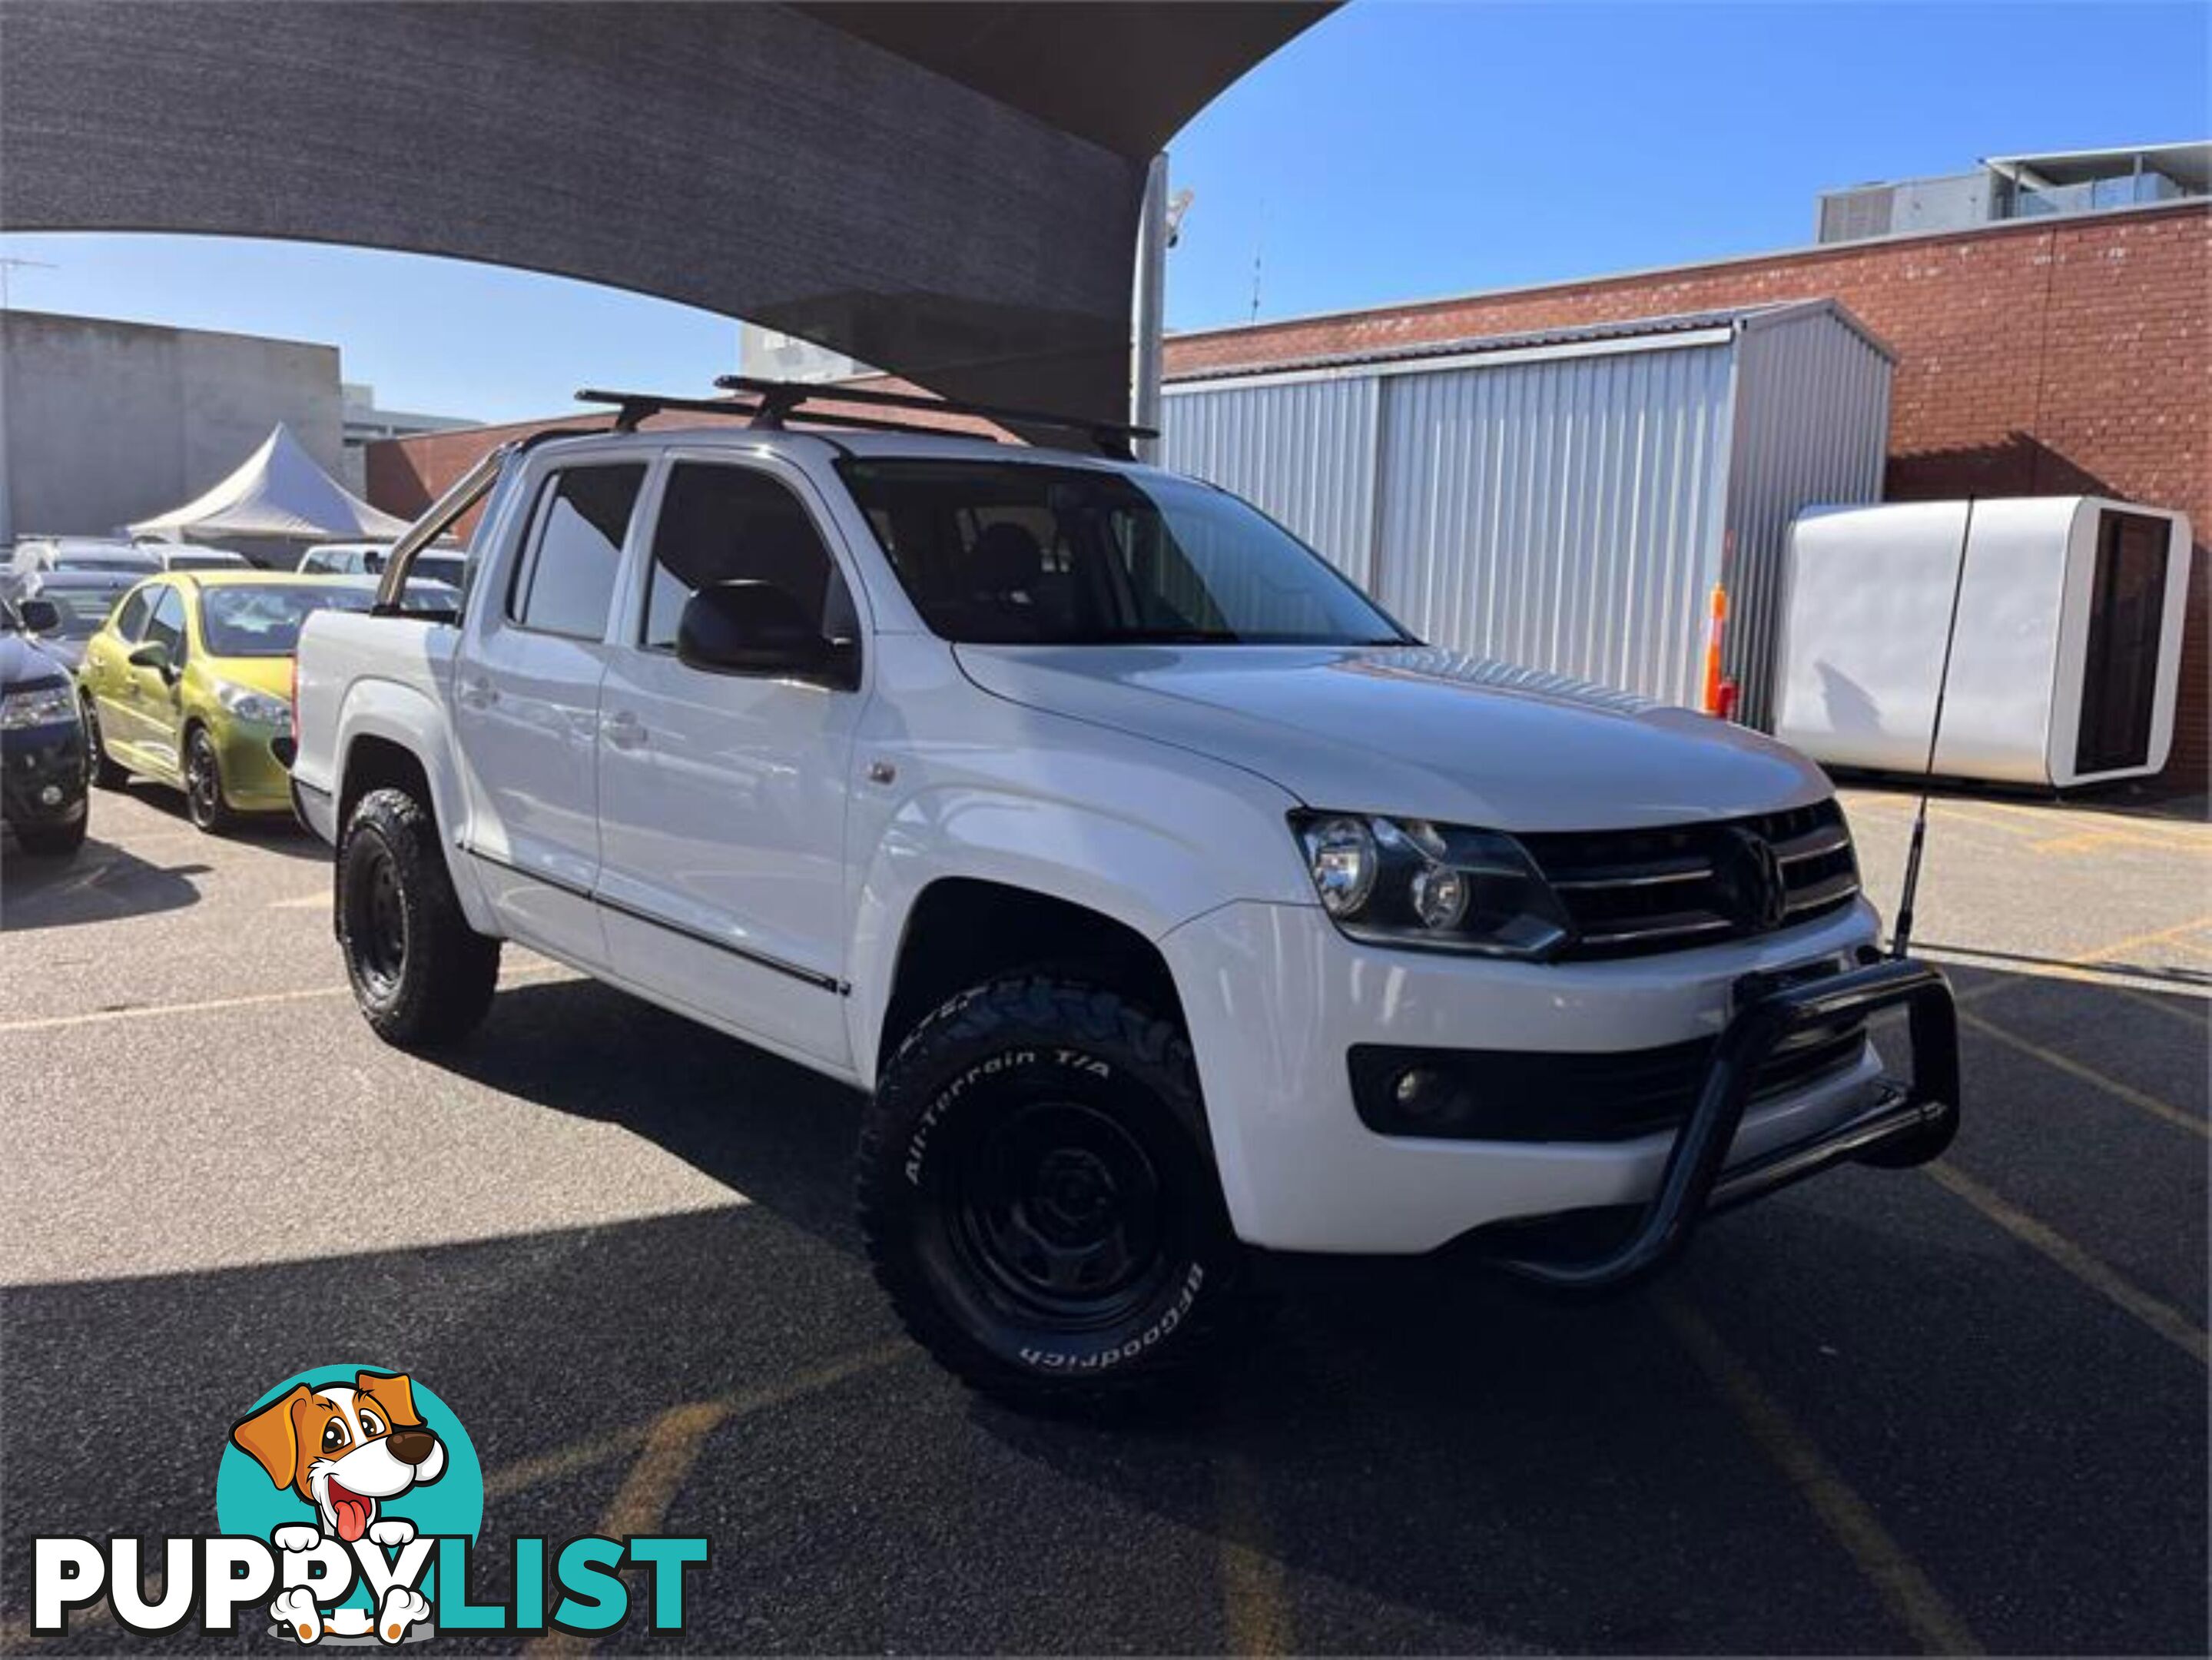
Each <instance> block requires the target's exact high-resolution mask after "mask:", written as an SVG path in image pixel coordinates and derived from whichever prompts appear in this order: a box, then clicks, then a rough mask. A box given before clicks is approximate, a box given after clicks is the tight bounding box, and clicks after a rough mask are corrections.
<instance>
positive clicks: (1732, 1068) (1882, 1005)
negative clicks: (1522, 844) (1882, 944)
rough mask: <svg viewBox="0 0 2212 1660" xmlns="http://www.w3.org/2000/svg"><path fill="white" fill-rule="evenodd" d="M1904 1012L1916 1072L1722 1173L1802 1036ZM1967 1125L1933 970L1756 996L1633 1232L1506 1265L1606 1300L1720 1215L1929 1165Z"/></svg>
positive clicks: (1858, 977)
mask: <svg viewBox="0 0 2212 1660" xmlns="http://www.w3.org/2000/svg"><path fill="white" fill-rule="evenodd" d="M1899 1006H1903V1007H1904V1008H1905V1010H1906V1011H1907V1014H1908V1017H1909V1018H1910V1020H1911V1033H1912V1075H1911V1078H1910V1079H1903V1080H1891V1079H1884V1080H1883V1082H1882V1084H1881V1087H1880V1089H1879V1091H1877V1093H1876V1095H1875V1099H1874V1100H1873V1101H1872V1102H1871V1103H1870V1104H1869V1105H1868V1106H1867V1107H1866V1108H1865V1109H1864V1110H1862V1111H1860V1112H1858V1113H1857V1114H1855V1115H1854V1116H1851V1117H1850V1118H1849V1119H1846V1120H1845V1121H1844V1122H1842V1123H1840V1124H1837V1125H1835V1126H1833V1127H1832V1128H1828V1129H1826V1130H1823V1131H1820V1133H1818V1134H1814V1135H1811V1136H1808V1137H1807V1138H1806V1139H1805V1140H1802V1141H1797V1142H1794V1143H1790V1144H1788V1145H1785V1146H1779V1147H1777V1148H1774V1149H1773V1150H1772V1151H1771V1152H1765V1153H1764V1154H1761V1155H1760V1156H1759V1157H1758V1158H1752V1159H1748V1160H1746V1161H1744V1162H1742V1163H1741V1164H1736V1165H1735V1166H1733V1167H1732V1168H1729V1169H1726V1170H1725V1171H1724V1170H1723V1164H1724V1163H1725V1161H1726V1159H1727V1156H1728V1152H1729V1147H1730V1146H1732V1145H1733V1144H1734V1143H1735V1139H1736V1132H1737V1129H1738V1128H1739V1126H1740V1125H1741V1123H1742V1122H1743V1114H1744V1109H1745V1107H1746V1106H1747V1104H1749V1102H1750V1099H1751V1091H1752V1087H1753V1079H1755V1078H1756V1077H1757V1075H1758V1073H1759V1067H1760V1064H1761V1062H1762V1061H1764V1060H1765V1058H1766V1057H1767V1056H1768V1055H1771V1054H1772V1053H1773V1052H1774V1050H1775V1049H1776V1047H1777V1046H1778V1044H1780V1043H1783V1042H1784V1040H1785V1039H1786V1038H1788V1037H1790V1035H1791V1034H1792V1033H1793V1032H1797V1031H1808V1030H1815V1029H1818V1028H1820V1027H1822V1026H1824V1025H1830V1024H1832V1023H1833V1022H1835V1021H1837V1020H1838V1019H1844V1018H1859V1019H1863V1018H1867V1017H1868V1016H1870V1015H1873V1014H1876V1013H1879V1012H1881V1011H1882V1010H1884V1009H1890V1008H1896V1007H1899ZM1958 1128H1959V1030H1958V1020H1957V1017H1956V1014H1955V1012H1954V1009H1953V1006H1952V1002H1951V988H1950V985H1949V982H1947V981H1946V980H1945V979H1944V978H1943V976H1942V972H1941V971H1940V970H1937V969H1936V968H1933V967H1931V966H1930V965H1929V964H1926V963H1914V962H1899V961H1896V960H1889V961H1881V962H1875V963H1870V964H1865V965H1863V966H1862V967H1860V968H1857V969H1853V970H1849V971H1847V972H1845V973H1842V974H1836V975H1830V976H1824V977H1822V978H1819V979H1814V980H1810V981H1806V982H1800V983H1797V984H1794V985H1776V986H1771V987H1756V988H1753V990H1752V993H1751V994H1750V995H1749V996H1748V997H1747V999H1746V1000H1745V1002H1744V1004H1743V1006H1742V1008H1741V1012H1739V1013H1738V1014H1737V1015H1736V1017H1735V1019H1733V1020H1731V1021H1729V1025H1728V1029H1727V1030H1726V1031H1723V1032H1722V1034H1721V1037H1720V1042H1719V1043H1716V1044H1715V1045H1714V1046H1713V1054H1712V1058H1711V1060H1710V1061H1707V1062H1706V1064H1705V1077H1704V1079H1703V1081H1702V1083H1701V1085H1700V1086H1699V1092H1698V1104H1697V1105H1696V1106H1695V1107H1694V1108H1692V1110H1691V1113H1690V1116H1689V1120H1688V1122H1686V1123H1685V1124H1684V1125H1683V1126H1682V1128H1681V1129H1680V1132H1679V1133H1678V1134H1676V1136H1675V1138H1674V1146H1673V1147H1672V1148H1671V1149H1670V1150H1669V1151H1668V1155H1667V1167H1666V1170H1665V1171H1663V1172H1662V1175H1661V1176H1660V1178H1659V1185H1658V1189H1657V1190H1656V1192H1655V1193H1654V1194H1653V1195H1651V1198H1650V1202H1649V1203H1647V1204H1646V1205H1645V1206H1644V1210H1643V1213H1642V1214H1641V1215H1639V1216H1638V1218H1637V1219H1636V1222H1635V1225H1634V1226H1633V1227H1632V1228H1631V1229H1630V1230H1629V1231H1628V1232H1627V1233H1626V1236H1625V1237H1623V1238H1622V1239H1621V1240H1620V1241H1619V1242H1618V1243H1616V1244H1614V1245H1613V1247H1612V1248H1611V1249H1610V1250H1604V1251H1601V1252H1598V1253H1595V1254H1593V1255H1589V1256H1576V1255H1569V1256H1517V1257H1516V1256H1509V1257H1506V1258H1505V1259H1504V1266H1505V1267H1507V1268H1510V1269H1512V1270H1513V1271H1514V1272H1516V1273H1517V1274H1521V1275H1522V1277H1523V1278H1525V1279H1529V1280H1536V1281H1538V1282H1539V1283H1541V1284H1543V1285H1547V1286H1552V1287H1553V1288H1554V1289H1555V1290H1561V1291H1605V1290H1610V1289H1612V1288H1613V1287H1615V1286H1624V1285H1628V1284H1631V1283H1632V1282H1634V1281H1636V1280H1641V1279H1644V1278H1646V1277H1648V1276H1649V1275H1650V1274H1656V1273H1657V1272H1658V1271H1659V1270H1660V1269H1661V1268H1665V1267H1666V1266H1667V1265H1668V1263H1669V1262H1673V1261H1674V1258H1676V1257H1677V1256H1680V1255H1681V1254H1682V1252H1683V1251H1684V1250H1686V1248H1687V1247H1688V1245H1689V1243H1690V1239H1691V1237H1692V1235H1693V1234H1694V1233H1695V1232H1696V1231H1697V1229H1698V1227H1699V1224H1701V1223H1702V1222H1703V1221H1704V1220H1705V1218H1706V1217H1707V1216H1709V1215H1711V1214H1713V1213H1716V1212H1718V1211H1723V1210H1728V1209H1731V1208H1733V1207H1735V1206H1737V1205H1741V1204H1747V1203H1749V1202H1750V1201H1752V1200H1753V1199H1760V1198H1764V1197H1765V1195H1768V1194H1770V1193H1772V1192H1774V1191H1776V1190H1777V1189H1780V1188H1784V1187H1787V1186H1789V1185H1790V1183H1793V1182H1801V1181H1802V1180H1804V1179H1805V1178H1806V1177H1808V1176H1817V1175H1818V1174H1820V1171H1825V1170H1827V1169H1830V1168H1832V1166H1834V1165H1836V1164H1842V1163H1844V1161H1846V1160H1850V1159H1857V1160H1861V1161H1863V1162H1866V1163H1870V1164H1891V1165H1910V1164H1925V1163H1926V1162H1927V1161H1928V1160H1929V1159H1931V1158H1936V1156H1938V1155H1939V1154H1940V1153H1942V1151H1943V1150H1944V1148H1946V1147H1948V1146H1950V1144H1951V1138H1952V1137H1953V1136H1954V1134H1957V1133H1958Z"/></svg>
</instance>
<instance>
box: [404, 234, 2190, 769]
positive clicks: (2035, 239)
mask: <svg viewBox="0 0 2212 1660" xmlns="http://www.w3.org/2000/svg"><path fill="white" fill-rule="evenodd" d="M1826 296H1832V297H1834V298H1836V299H1838V300H1840V301H1843V302H1844V304H1845V305H1846V306H1848V307H1850V309H1851V310H1852V311H1853V312H1854V313H1857V315H1858V317H1859V318H1860V319H1862V320H1863V321H1864V322H1865V323H1866V324H1867V325H1868V326H1869V327H1870V328H1872V329H1873V330H1874V331H1875V333H1877V334H1879V335H1881V337H1882V338H1883V339H1885V340H1886V341H1887V342H1888V343H1889V345H1890V346H1891V348H1892V349H1893V350H1894V351H1895V352H1896V354H1897V372H1896V378H1895V386H1894V400H1893V404H1892V408H1891V414H1890V433H1889V470H1888V478H1887V494H1888V496H1890V497H1891V498H1892V499H1893V500H1907V499H1911V498H1915V497H1919V498H1926V497H1930V496H1966V495H1974V494H1978V495H1983V496H1996V495H2008V496H2033V495H2079V494H2094V495H2105V496H2121V497H2124V498H2126V499H2128V500H2131V501H2137V502H2148V503H2150V504H2152V505H2154V506H2157V507H2164V508H2181V509H2183V510H2184V511H2185V512H2186V513H2187V514H2189V516H2190V520H2191V525H2192V526H2193V527H2194V530H2195V533H2196V538H2197V550H2196V558H2195V562H2194V567H2193V570H2192V575H2191V593H2190V611H2189V627H2188V632H2187V635H2186V637H2185V645H2184V648H2183V654H2182V670H2181V672H2182V692H2181V712H2180V720H2179V726H2178V729H2177V731H2176V733H2175V737H2174V751H2173V760H2172V763H2171V764H2170V765H2169V766H2168V768H2167V772H2166V781H2167V782H2168V783H2170V784H2172V785H2173V786H2175V787H2179V788H2186V789H2201V788H2203V787H2204V784H2205V781H2206V774H2207V763H2208V753H2207V751H2208V745H2212V732H2208V726H2212V721H2208V702H2212V698H2208V692H2212V664H2209V663H2208V660H2207V656H2206V645H2207V641H2206V595H2207V592H2208V588H2212V569H2208V566H2212V557H2208V551H2207V546H2206V544H2207V540H2208V538H2212V208H2208V207H2207V206H2206V205H2205V204H2203V203H2191V204H2181V205H2178V206H2173V207H2165V208H2158V209H2136V210H2129V211H2126V212H2121V213H2114V214H2105V215H2098V216H2087V217H2082V218H2075V219H2058V220H2042V221H2028V222H2019V223H2015V224H2009V225H1998V226H1989V227H1985V228H1982V229H1978V230H1974V231H1966V232H1959V233H1954V234H1948V235H1942V236H1929V237H1917V238H1911V239H1900V240H1893V241H1881V242H1868V243H1856V244H1845V245H1842V246H1832V247H1825V248H1813V249H1808V250H1806V251H1804V252H1798V253H1788V254H1780V255H1776V256H1772V257H1770V258H1758V259H1741V260H1732V261H1727V262H1723V263H1718V264H1715V265H1703V266H1689V267H1681V268H1678V269H1674V270H1670V271H1659V272H1652V273H1647V274H1644V275H1632V276H1626V277H1601V278H1597V279H1595V280H1592V281H1588V282H1580V283H1559V284H1556V285H1554V286H1552V287H1547V288H1541V289H1516V290H1513V291H1511V292H1510V293H1503V294H1494V295H1474V296H1470V297H1468V298H1465V299H1459V300H1444V301H1433V302H1430V303H1425V304H1421V305H1413V306H1394V307H1385V308H1382V309H1377V310H1374V311H1367V312H1358V313H1343V314H1340V315H1337V316H1334V317H1325V318H1316V319H1308V320H1305V321H1296V322H1287V323H1280V324H1262V325H1259V326H1256V327H1250V328H1236V329H1223V330H1218V331H1209V332H1205V333H1196V334H1183V335H1177V336H1175V337H1171V338H1170V340H1169V342H1168V344H1167V372H1168V375H1169V378H1170V380H1190V379H1194V378H1202V377H1204V376H1206V375H1207V374H1215V373H1218V372H1220V371H1222V370H1225V369H1231V368H1263V367H1270V366H1276V365H1280V364H1284V363H1289V362H1297V361H1299V360H1302V359H1306V358H1311V357H1316V356H1334V355H1339V354H1343V353H1356V352H1362V351H1373V350H1384V349H1388V348H1390V347H1395V346H1410V345H1418V344H1424V343H1428V342H1435V341H1443V340H1455V339H1462V338H1467V337H1473V336H1477V335H1486V334H1510V333H1514V332H1517V331H1523V330H1529V329H1542V328H1554V327H1560V326H1564V325H1573V324H1577V323H1595V322H1611V321H1617V320H1624V319H1634V318H1639V317H1656V316H1663V315H1666V314H1668V313H1676V312H1692V311H1706V310H1712V309H1716V308H1719V307H1729V306H1741V305H1748V304H1754V303H1757V302H1759V301H1767V300H1798V299H1811V298H1820V297H1826ZM884 384H885V385H890V386H896V385H898V384H899V383H897V382H885V383H884ZM702 418H703V417H697V416H683V417H667V419H668V420H669V421H670V422H672V423H696V422H697V421H699V420H701V419H702ZM577 419H578V422H579V423H584V422H586V421H590V420H592V417H578V418H577ZM559 424H563V423H560V422H550V423H533V425H559ZM647 424H648V425H651V424H657V423H647ZM945 424H946V425H948V426H951V425H953V424H955V423H952V422H950V421H948V422H946V423H945ZM530 430H532V425H524V426H518V427H507V428H485V429H473V430H470V431H463V432H453V433H434V434H428V435H424V436H422V437H418V438H404V439H394V440H391V441H386V442H382V443H377V444H372V445H370V446H369V447H368V498H369V500H370V501H372V502H375V503H376V505H377V506H379V507H380V508H385V509H386V510H387V511H388V512H392V513H398V514H415V513H419V512H420V511H421V510H422V508H424V507H425V506H427V505H428V503H429V502H430V501H431V499H432V498H433V497H434V496H435V495H436V494H437V493H438V492H439V491H440V490H441V489H444V488H445V486H446V485H447V483H451V482H452V480H453V479H454V478H455V477H459V475H460V473H461V472H463V471H465V470H466V468H467V467H468V466H469V465H470V464H471V462H473V461H474V460H475V459H476V458H477V456H478V455H480V454H482V453H483V451H484V450H485V449H487V448H488V447H489V446H490V445H491V444H493V443H495V442H497V441H501V439H504V438H507V437H513V436H517V435H520V434H522V433H525V432H527V431H530Z"/></svg>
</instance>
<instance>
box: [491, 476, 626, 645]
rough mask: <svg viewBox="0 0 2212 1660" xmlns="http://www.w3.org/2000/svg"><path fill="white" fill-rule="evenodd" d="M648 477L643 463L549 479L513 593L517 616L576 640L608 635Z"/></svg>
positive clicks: (512, 612)
mask: <svg viewBox="0 0 2212 1660" xmlns="http://www.w3.org/2000/svg"><path fill="white" fill-rule="evenodd" d="M644 483H645V464H644V463H643V462H641V461H640V462H626V463H623V464H622V465H615V466H599V467H570V468H568V469H566V470H565V471H561V472H557V473H555V474H554V475H553V477H551V478H550V479H549V480H548V481H547V482H546V484H545V487H544V490H543V491H541V492H540V494H539V496H538V511H537V514H536V515H535V518H534V519H533V520H532V525H531V532H530V539H529V542H528V543H527V544H526V550H525V553H524V556H523V561H522V563H521V564H520V566H519V567H517V568H516V570H515V573H514V587H513V590H512V591H511V593H509V594H508V597H507V617H508V618H509V619H510V620H511V621H513V622H515V623H520V625H521V626H522V627H524V628H526V629H536V630H538V632H540V633H543V634H562V635H568V636H570V637H571V638H573V639H577V640H597V639H599V638H600V637H601V636H602V635H605V633H606V627H607V606H608V605H609V603H610V602H611V601H612V599H614V593H615V578H616V576H617V574H618V573H619V572H620V570H621V569H622V550H623V539H624V538H626V537H627V536H628V535H629V520H630V514H631V512H632V510H633V509H635V508H636V506H637V496H638V491H639V489H641V487H642V486H643V484H644Z"/></svg>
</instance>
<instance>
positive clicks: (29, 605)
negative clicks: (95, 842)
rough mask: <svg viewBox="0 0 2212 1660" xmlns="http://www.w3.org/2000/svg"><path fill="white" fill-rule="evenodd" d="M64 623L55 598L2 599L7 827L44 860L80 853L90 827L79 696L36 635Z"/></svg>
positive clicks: (0, 797)
mask: <svg viewBox="0 0 2212 1660" xmlns="http://www.w3.org/2000/svg"><path fill="white" fill-rule="evenodd" d="M58 620H59V619H58V617H57V616H56V615H55V614H54V606H53V604H52V601H50V600H46V599H27V600H25V601H23V602H22V604H21V605H20V606H18V605H15V603H13V602H11V601H9V600H5V599H0V824H5V825H6V827H7V828H8V829H9V830H12V831H14V832H15V840H16V843H17V845H19V846H20V847H21V848H22V849H23V851H24V852H26V853H30V854H69V853H74V852H76V849H77V848H78V847H79V846H80V845H82V842H83V841H84V833H85V827H86V825H87V824H88V822H89V814H88V808H87V803H86V792H85V786H86V782H87V779H86V761H85V756H86V751H85V741H84V723H83V721H82V720H80V719H79V717H78V714H77V705H76V692H75V690H73V689H72V688H71V687H70V677H69V670H68V669H67V668H65V667H64V666H63V665H62V664H60V663H59V662H58V661H56V660H55V659H54V657H53V655H52V654H51V653H50V652H48V651H47V650H46V649H45V648H44V647H43V646H42V645H41V644H40V642H39V641H38V640H37V639H36V638H34V637H33V634H34V632H37V633H51V632H52V630H53V629H54V627H55V626H56V625H57V623H58Z"/></svg>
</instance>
